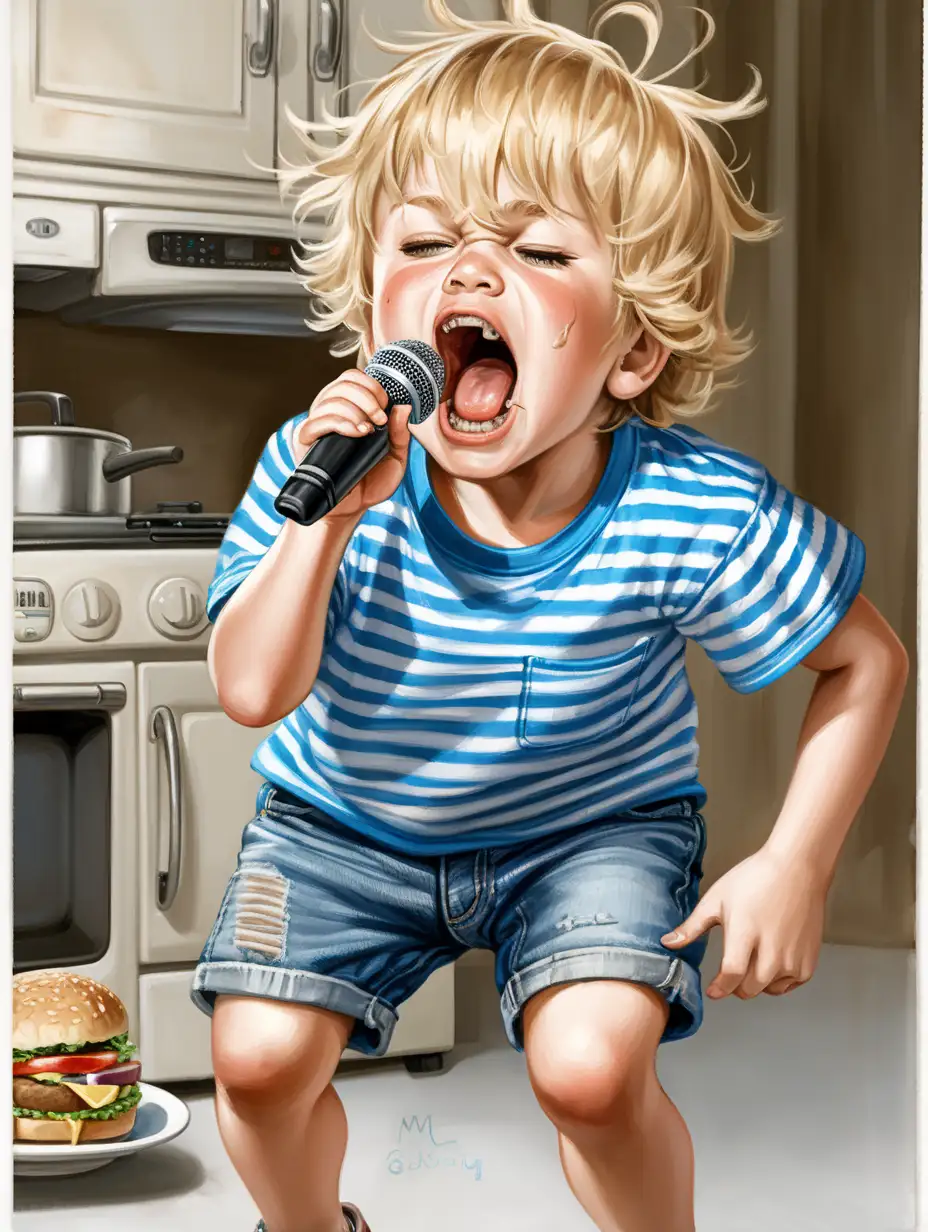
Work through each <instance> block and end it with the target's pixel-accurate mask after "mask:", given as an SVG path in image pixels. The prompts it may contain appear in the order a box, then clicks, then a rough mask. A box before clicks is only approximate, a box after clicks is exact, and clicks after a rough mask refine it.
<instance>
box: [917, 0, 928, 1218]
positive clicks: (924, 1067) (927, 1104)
mask: <svg viewBox="0 0 928 1232" xmlns="http://www.w3.org/2000/svg"><path fill="white" fill-rule="evenodd" d="M926 7H928V6H926V5H924V4H923V6H922V217H921V223H922V229H921V234H922V250H921V258H920V270H921V296H920V300H919V303H920V313H921V316H920V321H919V374H918V566H917V568H918V582H917V593H918V600H917V603H918V608H917V622H916V624H917V630H918V633H917V638H916V644H917V651H916V660H917V664H916V690H917V692H916V716H917V717H916V732H917V735H916V756H915V839H916V843H915V848H916V860H915V957H916V964H915V987H916V1027H915V1041H916V1053H915V1090H916V1114H915V1227H916V1229H917V1232H928V784H926V779H925V770H926V767H928V708H926V707H928V664H926V661H925V659H926V655H925V650H924V647H925V632H926V630H928V588H926V585H925V580H926V578H928V432H925V430H924V426H925V416H926V414H928V310H926V298H928V151H926V148H925V147H926V141H925V134H926V133H928V88H926V79H928V49H926V47H925V37H926V28H928V22H926V20H925V16H926Z"/></svg>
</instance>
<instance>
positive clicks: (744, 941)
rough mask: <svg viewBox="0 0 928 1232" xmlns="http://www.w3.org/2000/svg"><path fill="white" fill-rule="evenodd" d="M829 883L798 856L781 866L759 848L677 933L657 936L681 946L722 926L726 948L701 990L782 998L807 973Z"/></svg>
mask: <svg viewBox="0 0 928 1232" xmlns="http://www.w3.org/2000/svg"><path fill="white" fill-rule="evenodd" d="M827 890H828V887H827V885H824V884H822V882H821V879H820V878H818V877H817V876H816V875H815V874H813V873H812V872H810V871H806V870H805V869H803V867H802V866H801V865H800V864H799V862H798V861H796V862H793V863H791V864H788V863H785V862H784V861H782V860H781V859H780V858H778V857H776V856H774V855H772V854H771V853H769V852H768V851H766V850H764V849H761V850H760V851H759V852H757V853H756V854H755V855H753V856H750V857H749V858H748V859H747V860H744V861H742V863H740V864H737V865H735V867H734V868H733V869H731V870H730V871H729V872H727V873H726V874H725V875H724V876H723V877H720V878H719V880H718V881H716V882H715V884H714V885H713V886H712V887H711V889H709V890H708V891H707V892H706V894H705V896H704V897H703V898H702V899H700V901H699V903H698V904H697V906H696V909H695V910H694V911H693V912H692V914H691V915H690V916H689V918H688V919H686V920H684V921H683V923H682V924H681V925H680V927H679V928H678V929H677V930H676V932H673V933H668V934H667V935H666V936H664V937H662V938H661V944H662V945H664V946H666V947H667V949H671V950H679V949H682V948H683V947H684V946H687V945H690V944H691V943H692V942H693V941H695V940H696V939H697V937H701V936H702V935H703V933H706V932H708V931H709V929H710V928H714V927H715V925H716V924H721V925H722V930H723V934H724V950H723V955H722V963H721V966H720V967H719V971H718V974H717V975H716V977H715V979H714V980H713V981H712V983H711V984H710V985H709V987H708V988H707V989H706V995H707V996H709V997H712V998H713V999H714V1000H718V999H720V998H722V997H727V996H729V995H730V994H732V993H733V994H734V995H735V996H736V997H740V998H741V999H742V1000H743V1001H747V1000H749V999H750V998H752V997H756V996H757V994H758V993H760V992H766V993H769V994H770V995H772V996H780V995H782V994H783V993H786V992H791V991H792V989H794V988H796V987H798V985H800V984H805V983H806V982H807V981H808V980H810V979H811V978H812V975H813V973H814V971H815V968H816V965H817V963H818V955H819V951H820V949H821V945H822V932H823V930H824V926H825V899H826V895H827Z"/></svg>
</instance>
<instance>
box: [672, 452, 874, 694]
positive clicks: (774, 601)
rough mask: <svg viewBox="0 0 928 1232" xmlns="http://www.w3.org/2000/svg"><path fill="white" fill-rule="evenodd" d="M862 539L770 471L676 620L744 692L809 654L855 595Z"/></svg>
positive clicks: (862, 559)
mask: <svg viewBox="0 0 928 1232" xmlns="http://www.w3.org/2000/svg"><path fill="white" fill-rule="evenodd" d="M865 555H866V554H865V550H864V545H863V543H862V542H861V541H860V539H858V538H857V536H856V535H855V534H853V532H852V531H850V530H848V529H847V528H846V527H845V526H842V525H841V523H840V522H837V521H835V520H834V519H833V518H830V517H828V516H827V515H826V514H824V513H822V512H821V511H820V510H819V509H816V508H815V506H814V505H810V504H808V503H807V502H806V501H804V500H801V499H800V498H799V497H798V496H796V495H794V494H793V493H792V492H790V491H789V490H788V489H787V488H785V487H784V486H783V485H782V484H781V483H778V482H777V480H776V479H774V478H773V476H772V475H771V474H770V473H769V472H765V481H764V483H763V485H762V486H761V489H760V493H759V496H758V499H757V503H756V506H755V508H754V511H753V513H752V514H751V516H750V518H749V519H748V521H747V523H746V524H745V525H744V527H743V528H742V530H741V532H740V533H739V534H738V536H737V538H736V539H735V540H734V541H733V542H732V544H731V547H730V549H729V551H728V552H727V554H726V556H725V558H724V559H723V560H722V561H721V562H720V563H719V564H718V565H717V567H716V568H715V569H714V570H713V572H712V574H711V575H710V576H709V578H708V579H707V580H706V583H705V585H704V586H703V587H702V589H701V591H700V593H699V594H698V596H697V598H696V600H695V601H694V602H693V603H692V604H690V605H689V607H688V608H687V609H686V611H685V612H684V613H683V614H682V615H678V616H677V617H676V619H675V622H674V623H675V624H676V627H677V629H678V630H679V632H680V633H682V634H683V635H684V636H685V637H688V638H692V639H693V640H694V641H696V642H698V643H699V645H700V646H702V648H703V649H704V650H705V651H706V653H707V654H708V655H709V657H710V658H711V659H712V661H713V662H714V663H715V665H716V667H717V668H718V669H719V671H720V672H721V674H722V676H723V677H724V678H725V680H726V681H727V683H728V684H729V685H730V686H731V688H733V689H735V690H736V691H737V692H739V693H753V692H755V691H756V690H757V689H761V688H763V687H764V686H765V685H767V684H770V683H772V682H773V681H774V680H776V679H777V678H778V677H780V676H782V675H784V674H785V673H786V672H787V671H789V669H790V668H792V667H794V666H795V665H796V664H797V663H798V662H800V661H801V660H802V659H804V658H805V657H806V655H808V654H811V652H812V651H813V650H814V649H815V647H816V646H817V645H818V644H819V643H820V642H821V641H823V640H824V639H825V637H827V635H828V634H829V633H830V632H831V630H832V629H833V628H834V627H835V625H837V624H838V622H839V621H840V620H841V619H842V617H843V616H844V615H845V613H846V612H847V610H848V608H849V607H850V606H851V604H852V603H853V601H854V599H855V597H856V596H857V594H858V592H859V590H860V585H861V582H862V580H863V575H864V565H865Z"/></svg>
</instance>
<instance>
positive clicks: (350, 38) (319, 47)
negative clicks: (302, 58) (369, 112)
mask: <svg viewBox="0 0 928 1232" xmlns="http://www.w3.org/2000/svg"><path fill="white" fill-rule="evenodd" d="M309 5H310V13H309V23H308V26H307V27H306V33H307V37H308V45H307V48H306V63H307V64H308V65H309V69H310V73H309V80H308V83H307V84H308V86H309V92H308V95H307V94H306V93H305V92H304V91H303V90H302V86H301V82H300V81H299V79H298V78H297V76H296V75H295V74H293V73H290V74H289V75H288V77H287V79H286V82H285V83H284V84H282V87H281V92H280V99H281V102H282V103H283V102H287V103H289V105H290V107H291V108H292V109H293V111H294V112H295V113H296V114H297V115H298V116H299V117H300V118H301V119H302V118H304V117H305V118H313V119H316V120H321V119H322V118H323V107H325V109H326V110H327V111H329V112H331V113H334V114H335V115H351V114H352V113H353V112H354V111H355V110H356V109H357V107H358V104H359V103H360V102H361V100H362V98H363V97H364V95H365V94H366V93H367V91H368V90H369V89H370V88H371V86H372V85H373V84H374V82H375V81H377V80H378V79H379V78H380V77H383V76H384V75H385V74H386V73H387V72H389V70H390V69H391V68H392V67H393V66H394V65H395V64H396V63H397V60H398V57H396V56H392V55H390V54H388V53H387V52H383V51H381V50H380V49H379V48H378V47H377V46H376V45H375V44H374V43H373V42H372V41H371V39H370V38H369V37H368V34H367V31H370V32H371V33H373V34H376V35H378V36H379V37H381V38H386V39H388V40H390V41H393V42H400V43H403V42H409V43H411V42H412V40H411V39H409V38H408V37H407V32H409V31H425V30H430V29H434V28H435V27H434V26H433V25H432V23H431V22H430V21H429V20H428V19H427V18H426V13H425V0H390V2H389V3H384V2H383V0H309ZM451 7H452V9H453V11H454V12H456V13H459V14H460V15H461V16H462V17H469V18H472V19H477V20H487V19H490V20H493V19H497V18H499V17H500V16H501V15H502V11H503V5H502V2H501V0H452V6H451ZM287 25H290V26H291V36H290V37H289V38H287V39H286V40H282V43H281V64H282V67H283V68H287V67H288V65H289V63H290V61H291V59H292V58H293V55H294V54H299V52H300V51H301V47H300V37H301V31H300V30H298V29H295V28H292V27H293V23H287V22H286V21H285V20H282V23H281V28H282V30H283V29H285V28H286V26H287ZM288 49H289V50H288ZM345 86H347V87H348V88H347V89H344V87H345ZM280 115H281V122H280V134H279V140H280V150H281V155H282V157H283V158H284V159H286V160H288V161H290V162H296V161H298V159H299V152H300V148H301V147H300V144H299V140H298V138H297V137H296V136H295V135H294V132H293V129H292V127H291V126H290V125H289V124H287V123H286V122H285V121H284V116H283V109H282V108H281V112H280ZM321 140H323V141H324V143H326V144H330V141H326V139H325V138H321Z"/></svg>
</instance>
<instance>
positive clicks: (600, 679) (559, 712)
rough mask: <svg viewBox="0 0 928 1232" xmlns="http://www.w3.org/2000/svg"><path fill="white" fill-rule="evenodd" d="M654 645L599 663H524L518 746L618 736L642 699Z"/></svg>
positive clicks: (534, 659) (556, 745)
mask: <svg viewBox="0 0 928 1232" xmlns="http://www.w3.org/2000/svg"><path fill="white" fill-rule="evenodd" d="M653 642H654V638H645V639H644V640H643V641H641V642H638V643H637V644H636V645H634V646H632V647H630V648H629V649H628V650H623V651H621V652H619V653H618V654H614V655H603V656H601V657H600V658H596V659H544V658H539V657H538V656H535V655H529V656H527V657H526V658H525V659H523V660H522V693H521V696H520V698H519V717H518V729H517V736H518V741H519V744H520V745H522V746H523V747H526V748H538V747H542V748H550V749H552V750H555V749H565V748H573V747H574V746H576V745H579V744H587V743H590V742H593V741H596V740H604V739H608V738H609V737H610V736H614V735H615V734H616V732H617V731H618V730H619V728H621V727H622V725H623V724H624V723H625V720H626V718H627V717H628V712H629V710H630V709H631V706H632V703H633V702H634V700H635V697H636V696H637V693H638V686H639V683H640V680H641V674H642V669H643V668H644V664H645V662H646V660H647V657H648V654H649V653H650V650H651V647H652V644H653Z"/></svg>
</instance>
